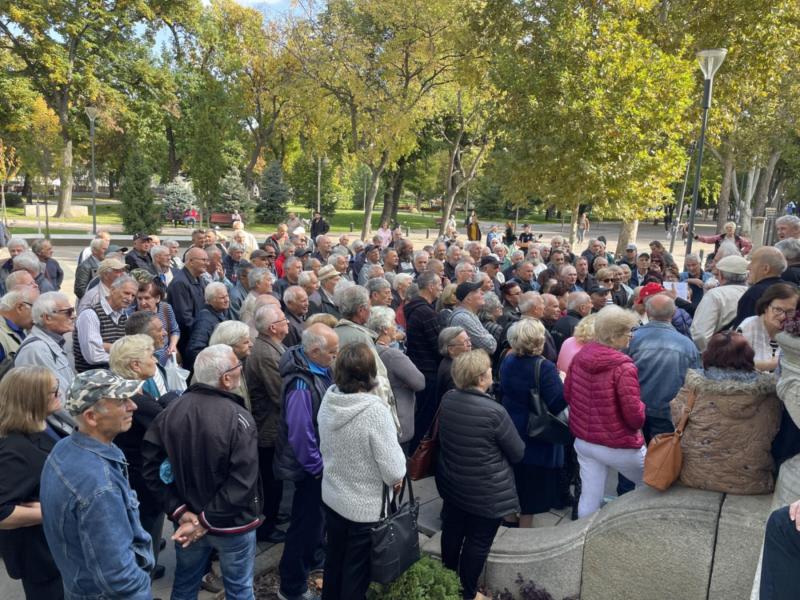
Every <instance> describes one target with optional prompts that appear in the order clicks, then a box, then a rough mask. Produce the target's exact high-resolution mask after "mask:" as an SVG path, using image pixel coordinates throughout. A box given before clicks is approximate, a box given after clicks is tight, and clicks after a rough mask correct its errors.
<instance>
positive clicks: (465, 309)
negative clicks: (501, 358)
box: [448, 282, 497, 356]
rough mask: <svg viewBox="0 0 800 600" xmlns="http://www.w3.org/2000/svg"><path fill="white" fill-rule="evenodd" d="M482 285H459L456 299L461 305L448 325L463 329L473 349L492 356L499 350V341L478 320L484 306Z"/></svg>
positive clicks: (469, 283) (467, 283)
mask: <svg viewBox="0 0 800 600" xmlns="http://www.w3.org/2000/svg"><path fill="white" fill-rule="evenodd" d="M482 285H483V284H482V283H472V282H465V283H460V284H459V285H458V287H457V288H456V298H457V299H458V302H459V305H458V307H457V308H456V309H455V310H454V311H453V314H452V315H451V316H450V322H449V323H448V325H449V326H450V327H463V328H464V330H465V331H466V332H467V335H469V339H470V341H471V342H472V347H473V348H475V349H478V348H481V349H483V350H486V352H488V353H489V356H491V355H492V354H494V351H495V350H496V349H497V340H496V339H495V338H494V336H493V335H492V334H491V333H489V332H488V331H486V328H485V327H484V326H483V325H482V324H481V321H480V319H478V311H479V310H480V309H481V307H482V306H483V304H484V300H483V291H482V290H481V287H482Z"/></svg>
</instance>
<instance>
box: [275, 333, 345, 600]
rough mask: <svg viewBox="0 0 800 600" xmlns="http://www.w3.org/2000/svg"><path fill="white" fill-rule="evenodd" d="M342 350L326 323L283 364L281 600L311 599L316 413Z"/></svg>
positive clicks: (318, 470)
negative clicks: (286, 497)
mask: <svg viewBox="0 0 800 600" xmlns="http://www.w3.org/2000/svg"><path fill="white" fill-rule="evenodd" d="M338 351H339V339H338V337H337V335H336V333H335V332H334V331H333V330H332V329H331V328H330V327H327V326H326V325H323V324H322V323H315V324H314V325H311V326H310V327H308V329H306V330H305V331H304V332H303V338H302V345H300V346H297V347H294V348H290V349H289V350H288V351H287V352H286V353H284V355H283V357H282V358H281V362H280V375H281V380H282V381H283V387H282V397H281V410H280V417H281V418H280V419H279V425H278V436H277V439H276V444H275V462H274V468H275V476H276V477H277V478H278V479H281V480H283V481H292V482H294V498H293V500H292V515H291V522H290V525H289V530H288V531H287V533H286V543H285V545H284V548H283V555H282V556H281V562H280V565H279V568H278V569H279V572H280V578H281V584H280V590H279V592H278V597H279V598H284V599H287V598H291V599H293V600H294V599H299V598H307V597H310V595H309V594H308V589H307V583H308V573H309V570H310V569H311V567H312V566H313V565H312V564H311V561H312V560H313V559H312V557H313V555H314V551H315V550H316V549H317V548H318V547H319V545H320V543H321V542H322V536H323V528H324V520H323V515H322V489H321V482H322V468H323V464H322V456H321V455H320V451H319V429H318V426H317V413H318V412H319V407H320V404H321V403H322V398H323V396H324V395H325V392H326V391H327V390H328V388H329V387H330V386H331V385H332V384H333V372H332V366H333V361H334V360H335V359H336V354H337V353H338Z"/></svg>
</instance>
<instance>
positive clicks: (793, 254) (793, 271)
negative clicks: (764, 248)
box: [775, 238, 800, 285]
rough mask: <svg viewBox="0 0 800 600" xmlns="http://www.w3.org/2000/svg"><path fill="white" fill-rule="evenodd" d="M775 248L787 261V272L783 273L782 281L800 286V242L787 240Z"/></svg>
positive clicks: (794, 239)
mask: <svg viewBox="0 0 800 600" xmlns="http://www.w3.org/2000/svg"><path fill="white" fill-rule="evenodd" d="M775 247H776V248H777V249H778V250H780V251H781V253H782V254H783V257H784V258H785V259H786V270H785V271H784V272H783V273H781V279H783V280H784V281H788V282H789V283H793V284H795V285H798V284H800V240H798V239H796V238H786V239H784V240H781V241H780V242H778V243H777V244H775Z"/></svg>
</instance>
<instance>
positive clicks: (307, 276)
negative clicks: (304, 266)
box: [297, 271, 320, 305]
mask: <svg viewBox="0 0 800 600" xmlns="http://www.w3.org/2000/svg"><path fill="white" fill-rule="evenodd" d="M297 285H299V286H300V287H301V288H303V289H304V290H305V291H306V295H307V296H308V303H309V305H318V304H319V303H320V297H319V278H318V277H317V274H316V273H315V272H314V271H302V272H301V273H300V275H299V276H298V278H297Z"/></svg>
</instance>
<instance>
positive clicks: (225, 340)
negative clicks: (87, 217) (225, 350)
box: [208, 321, 250, 346]
mask: <svg viewBox="0 0 800 600" xmlns="http://www.w3.org/2000/svg"><path fill="white" fill-rule="evenodd" d="M245 338H247V339H249V338H250V328H249V327H248V326H247V325H246V324H245V323H242V322H241V321H223V322H222V323H220V324H219V325H217V326H216V327H215V328H214V333H212V334H211V338H210V339H209V340H208V345H209V346H213V345H215V344H227V345H228V346H233V345H235V344H238V343H239V342H241V341H242V340H243V339H245Z"/></svg>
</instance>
